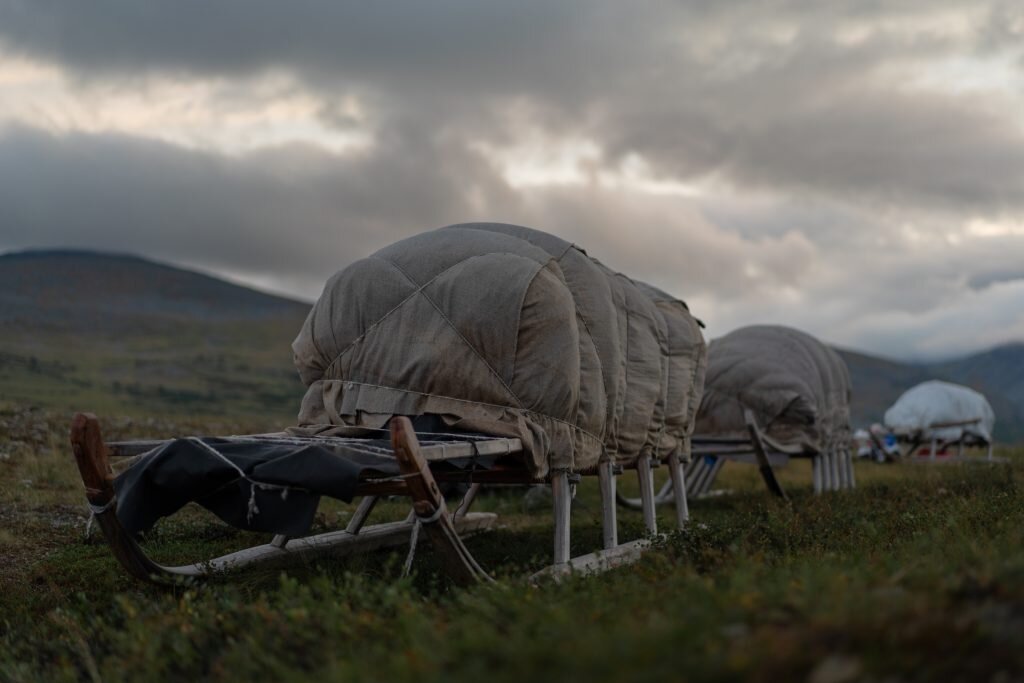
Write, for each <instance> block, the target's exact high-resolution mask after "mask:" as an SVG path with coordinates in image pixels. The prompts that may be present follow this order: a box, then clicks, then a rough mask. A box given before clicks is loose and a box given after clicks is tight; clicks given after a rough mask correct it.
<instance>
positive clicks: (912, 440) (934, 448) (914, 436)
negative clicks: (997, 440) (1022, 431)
mask: <svg viewBox="0 0 1024 683" xmlns="http://www.w3.org/2000/svg"><path fill="white" fill-rule="evenodd" d="M981 421H982V418H980V417H977V418H973V419H970V420H959V421H956V422H935V423H933V424H931V425H929V426H928V428H927V429H923V430H920V431H916V432H912V433H906V434H896V439H897V445H898V447H899V449H900V457H901V458H903V459H904V460H909V461H911V462H927V463H935V462H989V463H994V462H1007V460H1006V458H997V457H995V456H994V455H993V454H992V447H993V444H992V442H991V441H989V440H988V439H985V438H982V437H980V436H978V435H977V434H969V433H967V432H961V434H960V437H959V438H957V439H939V438H938V437H936V436H935V435H932V437H931V438H930V439H929V438H927V436H926V435H927V433H928V432H930V431H932V430H936V429H945V428H949V427H969V426H971V425H976V424H979V423H980V422H981ZM954 447H955V448H956V455H940V454H941V453H946V452H948V450H949V449H951V448H954ZM967 448H984V449H985V455H984V456H983V457H978V456H969V455H967V454H965V452H964V451H965V449H967Z"/></svg>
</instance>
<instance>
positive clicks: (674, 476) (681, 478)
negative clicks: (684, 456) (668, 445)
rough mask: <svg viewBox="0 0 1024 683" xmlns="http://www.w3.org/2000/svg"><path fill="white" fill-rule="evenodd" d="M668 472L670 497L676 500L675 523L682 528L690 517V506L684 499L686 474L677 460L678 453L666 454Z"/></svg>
mask: <svg viewBox="0 0 1024 683" xmlns="http://www.w3.org/2000/svg"><path fill="white" fill-rule="evenodd" d="M668 467H669V470H668V473H669V476H670V477H671V482H672V497H673V498H674V499H675V502H676V525H677V526H678V527H679V528H680V529H682V528H683V527H684V526H686V522H687V521H689V519H690V507H689V505H688V504H687V501H686V474H685V472H684V471H683V464H682V463H681V462H680V461H679V453H678V452H674V453H672V455H670V456H668Z"/></svg>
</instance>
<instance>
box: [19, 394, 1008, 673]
mask: <svg viewBox="0 0 1024 683" xmlns="http://www.w3.org/2000/svg"><path fill="white" fill-rule="evenodd" d="M69 420H70V414H69V413H65V412H56V411H53V410H39V409H27V408H24V407H22V406H15V405H10V404H8V405H6V406H3V405H0V680H2V681H37V680H38V681H63V680H67V681H72V680H87V681H160V680H194V681H199V680H211V681H235V680H238V681H248V680H281V681H290V680H379V681H417V682H418V683H425V682H427V681H442V680H443V681H474V683H479V681H483V680H487V681H494V682H500V681H515V682H516V683H521V681H523V680H592V681H621V680H636V681H643V680H651V681H655V680H657V681H661V680H690V681H726V680H740V679H742V680H752V681H779V680H809V681H814V682H816V683H829V682H831V683H840V682H843V681H855V680H873V681H917V680H948V681H952V680H964V681H968V680H969V681H1002V680H1017V679H1019V678H1020V677H1021V676H1022V675H1024V552H1022V551H1021V548H1022V547H1024V543H1022V541H1024V496H1022V494H1021V491H1020V483H1021V478H1022V475H1024V451H1022V450H1019V449H1017V450H1014V449H1002V450H1001V451H997V454H998V455H1002V456H1007V457H1009V459H1010V463H1009V464H998V465H977V464H975V465H941V466H922V465H914V464H910V463H908V464H897V465H889V466H884V465H875V464H872V463H858V465H857V477H858V488H857V489H856V490H854V491H843V492H840V493H836V494H831V495H825V496H820V497H814V496H812V495H811V493H810V485H809V479H810V473H809V466H807V465H806V463H797V464H795V465H792V466H790V467H788V468H786V469H785V470H783V471H782V473H781V480H782V482H783V484H784V485H785V486H787V488H788V490H789V491H790V492H791V497H792V501H791V503H789V504H787V503H784V502H781V501H779V500H776V499H773V498H771V497H770V496H769V495H768V494H767V493H766V492H765V491H764V489H763V486H762V485H761V483H760V481H759V480H758V478H757V471H756V469H755V468H753V467H743V466H736V465H732V466H730V467H727V468H726V469H725V470H724V471H723V474H722V477H721V478H720V480H719V483H720V485H722V486H724V487H726V488H728V489H731V490H732V492H733V493H732V495H728V496H721V497H715V498H710V499H705V500H700V501H694V502H693V503H692V506H691V512H692V515H693V520H692V522H691V524H690V526H689V527H688V528H686V529H685V530H682V531H674V530H672V528H673V527H672V522H671V517H672V510H671V509H665V510H663V511H662V512H661V518H660V519H659V525H660V527H661V528H662V529H665V530H669V531H668V533H667V534H666V535H665V537H664V538H663V539H661V540H658V541H656V543H655V547H654V548H653V549H652V550H651V551H650V552H648V553H647V554H646V555H645V556H644V558H643V559H642V560H641V562H640V563H639V564H637V565H634V566H631V567H628V568H623V569H619V570H615V571H612V572H609V573H607V574H604V575H600V576H595V577H590V578H573V579H571V580H567V581H565V582H563V583H561V584H545V585H541V586H539V587H532V586H531V585H529V584H528V583H527V581H526V579H525V577H526V576H527V575H528V574H529V573H530V572H531V571H533V570H536V569H538V568H540V567H542V566H544V565H545V564H547V563H548V562H549V561H550V560H549V555H550V546H551V520H550V512H549V510H548V509H547V508H545V507H544V506H543V505H541V506H537V507H531V506H529V505H528V504H527V503H525V502H524V497H523V495H522V490H518V489H505V490H495V491H493V492H492V493H490V494H488V495H485V496H483V497H482V498H481V500H480V501H479V503H478V505H480V507H481V509H485V510H491V511H494V512H498V513H500V515H501V519H500V525H499V528H498V529H497V530H495V531H492V532H489V533H487V534H484V535H481V536H478V537H475V538H473V539H471V540H470V541H469V544H470V547H471V549H472V551H473V552H474V553H475V554H476V556H477V558H478V559H480V560H481V562H482V563H483V564H484V565H485V566H486V567H487V568H488V569H489V570H491V571H492V573H493V574H494V575H495V576H496V577H497V578H498V581H497V583H495V584H494V585H487V586H483V585H481V586H475V587H471V588H467V589H459V588H456V587H454V586H452V585H451V584H450V583H449V582H448V581H447V580H446V578H445V577H444V576H443V575H442V574H441V573H440V572H439V570H438V567H437V565H436V564H435V563H434V558H433V557H432V553H431V551H430V548H429V547H426V546H421V547H420V549H419V551H418V553H417V556H416V561H415V564H414V567H415V570H414V573H413V574H412V575H411V576H409V577H403V576H402V572H401V568H402V563H403V560H404V559H405V554H406V552H407V548H399V549H397V550H394V551H391V552H380V553H375V554H372V555H367V556H363V557H357V558H350V559H345V560H338V559H335V560H331V559H321V560H318V561H315V562H308V563H305V564H301V565H291V566H277V567H265V568H254V569H252V570H249V571H245V572H242V573H238V574H233V575H229V576H225V577H221V578H216V579H213V580H209V581H206V582H202V583H194V584H190V585H182V586H180V587H177V588H158V587H152V586H144V585H140V584H139V583H137V582H135V581H133V580H132V579H130V578H129V577H127V576H126V575H125V574H124V573H123V572H122V571H121V570H120V568H119V567H118V566H117V565H116V563H115V561H114V559H113V557H112V556H111V554H110V552H109V551H108V549H107V547H106V545H105V544H104V543H103V541H102V539H100V538H98V537H97V536H96V535H93V536H91V537H87V536H86V535H85V527H86V521H87V517H88V512H87V508H86V506H85V504H84V497H83V493H82V485H81V482H80V481H79V480H78V477H77V473H76V470H75V467H74V464H73V461H72V459H71V456H70V454H69V448H68V445H67V425H68V423H69ZM282 424H284V422H282ZM103 427H104V431H105V434H106V435H107V437H108V438H111V439H116V438H126V437H129V436H131V437H165V436H172V435H176V434H183V433H200V434H201V433H207V434H215V433H244V432H249V431H265V430H266V429H267V428H268V425H267V423H266V421H265V420H262V419H261V420H255V419H253V418H239V419H232V418H231V417H225V416H217V417H213V418H204V419H199V418H190V417H170V416H165V417H161V418H149V419H140V418H119V419H118V418H114V419H110V418H107V419H105V420H104V421H103ZM658 473H659V474H660V475H661V476H662V477H664V476H666V474H665V472H664V471H663V470H660V471H659V472H658ZM631 485H632V481H631V478H630V477H629V476H626V477H623V483H622V487H623V489H624V490H625V492H626V493H627V494H633V493H635V492H634V491H632V490H631ZM531 498H532V497H531ZM574 505H575V507H576V511H577V512H576V514H575V515H574V527H573V539H572V541H573V546H574V547H573V553H574V554H577V553H582V552H587V551H589V550H592V549H594V548H596V547H597V546H599V544H600V538H601V534H600V507H599V505H598V492H597V489H596V482H592V481H590V480H589V479H585V480H584V482H583V483H582V484H581V485H580V486H579V490H578V492H577V496H576V499H575V502H574ZM351 510H352V507H351V506H348V505H345V504H342V503H338V502H334V501H325V502H324V504H323V505H322V506H321V511H320V513H319V514H318V516H317V519H316V522H315V529H314V530H323V529H325V528H336V527H338V526H343V525H344V522H345V520H346V518H347V517H348V515H349V514H350V513H351ZM406 512H407V510H406V507H405V504H403V503H401V502H398V501H394V502H389V503H388V504H387V505H385V506H384V507H383V511H382V512H381V515H382V516H386V515H390V516H391V517H393V518H395V519H398V518H401V517H402V516H404V515H405V513H406ZM620 518H621V522H622V531H621V533H622V537H623V538H628V537H630V536H639V535H641V533H642V528H643V525H642V522H641V520H640V517H639V513H636V512H633V511H627V510H622V511H620ZM265 540H267V538H266V537H265V536H263V535H259V534H251V533H245V532H240V531H236V530H233V529H231V528H228V527H226V526H225V525H224V524H222V523H221V522H219V521H218V520H217V519H215V518H214V517H213V516H212V515H210V514H209V513H207V512H205V511H204V510H202V509H200V508H198V507H195V506H191V507H189V508H187V509H186V510H185V511H183V512H182V513H181V514H179V515H176V516H175V517H173V518H170V519H167V520H164V521H163V522H161V523H160V524H159V525H158V526H157V527H156V528H155V529H154V530H153V531H151V532H150V533H148V534H146V537H145V540H144V544H145V547H146V548H147V550H149V551H151V552H152V554H153V555H154V556H155V557H156V559H158V560H160V561H165V562H170V561H176V562H182V561H186V560H187V561H194V560H197V559H201V558H205V557H211V556H213V555H216V554H221V553H223V552H227V551H230V550H233V549H237V548H239V547H242V546H245V545H252V544H254V543H256V542H264V541H265Z"/></svg>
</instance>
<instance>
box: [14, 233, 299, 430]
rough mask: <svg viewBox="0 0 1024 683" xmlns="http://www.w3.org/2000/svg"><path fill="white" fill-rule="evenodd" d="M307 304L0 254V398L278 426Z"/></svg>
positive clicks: (44, 254) (81, 260) (173, 272)
mask: <svg viewBox="0 0 1024 683" xmlns="http://www.w3.org/2000/svg"><path fill="white" fill-rule="evenodd" d="M308 311H309V304H304V303H300V302H297V301H292V300H289V299H285V298H281V297H277V296H272V295H269V294H264V293H261V292H257V291H254V290H252V289H248V288H246V287H241V286H238V285H234V284H231V283H228V282H225V281H223V280H219V279H217V278H213V277H209V276H207V275H203V274H200V273H196V272H192V271H189V270H184V269H181V268H175V267H172V266H168V265H164V264H160V263H155V262H152V261H148V260H145V259H141V258H138V257H134V256H125V255H115V254H103V253H93V252H82V251H28V252H21V253H15V254H7V255H3V256H0V329H2V330H3V334H2V336H0V402H4V403H7V404H13V405H14V407H18V406H23V405H37V406H40V407H44V408H50V409H54V410H68V411H71V410H86V409H88V410H92V411H94V412H101V413H105V414H109V413H117V414H123V415H140V416H141V415H153V414H157V415H193V414H200V413H201V414H204V415H209V414H212V415H231V416H235V417H253V418H259V419H272V420H273V421H274V422H275V423H284V424H287V423H288V422H289V421H290V420H291V419H292V418H293V416H294V414H295V412H296V410H297V407H298V401H299V399H300V398H301V396H302V392H303V387H302V385H301V383H300V382H299V380H298V376H297V375H296V373H295V370H294V368H293V367H292V363H291V347H290V345H291V340H292V339H293V338H294V336H295V334H296V332H297V331H298V329H299V327H300V326H301V324H302V321H303V320H304V318H305V316H306V314H307V313H308Z"/></svg>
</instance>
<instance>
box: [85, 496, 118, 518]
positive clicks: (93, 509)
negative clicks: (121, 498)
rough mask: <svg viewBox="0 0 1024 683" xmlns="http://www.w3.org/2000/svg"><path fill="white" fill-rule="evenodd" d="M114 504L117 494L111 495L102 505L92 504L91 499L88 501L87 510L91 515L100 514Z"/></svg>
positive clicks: (115, 503)
mask: <svg viewBox="0 0 1024 683" xmlns="http://www.w3.org/2000/svg"><path fill="white" fill-rule="evenodd" d="M115 505H117V496H111V498H110V500H108V501H107V502H106V503H104V504H103V505H93V504H92V501H89V510H90V512H92V514H93V515H102V514H103V513H104V512H106V511H107V510H109V509H110V508H112V507H114V506H115Z"/></svg>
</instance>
